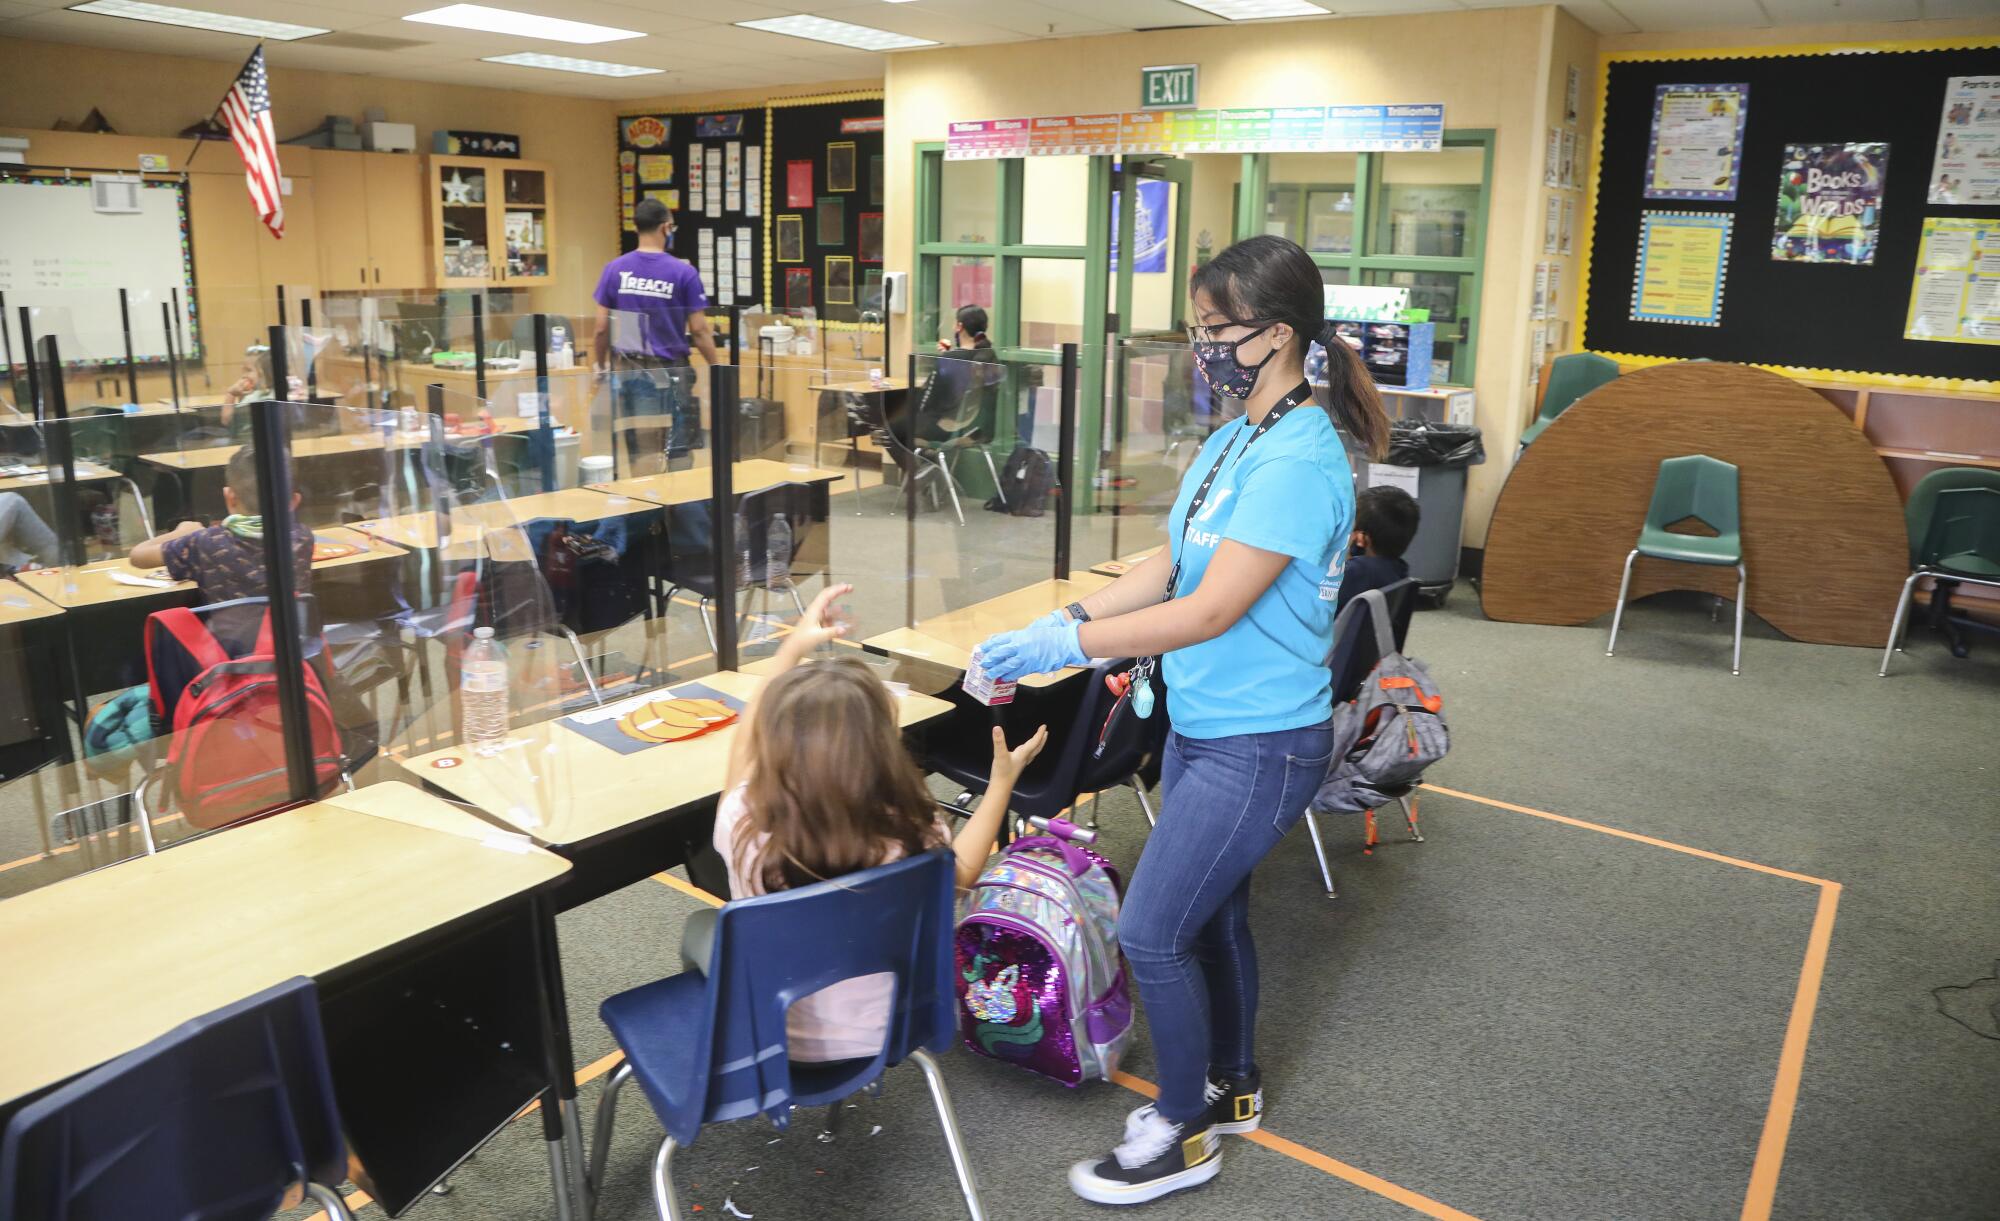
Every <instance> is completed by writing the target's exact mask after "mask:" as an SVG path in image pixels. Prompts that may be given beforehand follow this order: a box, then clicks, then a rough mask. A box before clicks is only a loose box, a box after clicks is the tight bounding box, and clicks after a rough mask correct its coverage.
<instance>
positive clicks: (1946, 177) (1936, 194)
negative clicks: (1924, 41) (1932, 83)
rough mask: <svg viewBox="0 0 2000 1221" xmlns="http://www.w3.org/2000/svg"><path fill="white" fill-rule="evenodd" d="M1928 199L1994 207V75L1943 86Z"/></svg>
mask: <svg viewBox="0 0 2000 1221" xmlns="http://www.w3.org/2000/svg"><path fill="white" fill-rule="evenodd" d="M1928 198H1929V200H1930V202H1931V203H1934V204H2000V76H1954V77H1952V78H1951V79H1950V80H1949V81H1947V82H1945V91H1944V114H1943V115H1942V116H1941V117H1940V118H1939V119H1938V142H1937V156H1936V157H1934V158H1932V160H1931V186H1930V194H1929V196H1928Z"/></svg>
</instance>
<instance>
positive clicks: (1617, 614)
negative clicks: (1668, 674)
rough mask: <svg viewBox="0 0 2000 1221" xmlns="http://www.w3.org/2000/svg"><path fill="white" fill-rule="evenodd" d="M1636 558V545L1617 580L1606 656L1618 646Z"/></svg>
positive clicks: (1637, 551) (1626, 558) (1605, 651)
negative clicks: (1626, 595) (1615, 601)
mask: <svg viewBox="0 0 2000 1221" xmlns="http://www.w3.org/2000/svg"><path fill="white" fill-rule="evenodd" d="M1638 558H1639V549H1638V548H1637V547H1634V548H1632V551H1631V554H1629V555H1627V556H1626V557H1625V575H1624V576H1623V577H1621V578H1620V579H1619V581H1618V609H1616V610H1614V611H1612V612H1611V639H1610V640H1609V641H1607V642H1605V645H1604V655H1605V656H1606V657H1609V656H1611V654H1612V653H1613V652H1614V651H1616V650H1617V648H1618V625H1619V623H1620V622H1622V621H1623V620H1624V618H1625V594H1626V592H1627V591H1629V590H1630V589H1631V588H1632V561H1633V560H1636V559H1638Z"/></svg>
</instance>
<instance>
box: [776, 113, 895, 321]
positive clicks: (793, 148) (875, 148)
mask: <svg viewBox="0 0 2000 1221" xmlns="http://www.w3.org/2000/svg"><path fill="white" fill-rule="evenodd" d="M881 118H882V99H880V98H872V99H862V100H858V101H846V102H825V103H817V104H812V105H789V106H788V105H785V104H784V103H782V102H776V103H773V109H772V111H771V127H772V138H771V154H770V161H771V164H770V169H769V183H770V187H769V191H770V197H771V215H772V216H773V217H774V218H775V217H780V216H802V217H803V218H804V225H803V228H804V232H805V248H804V251H803V253H804V255H805V261H804V262H801V263H777V262H774V263H772V264H771V275H770V281H771V304H772V305H773V306H774V307H778V306H783V305H784V304H785V269H786V268H787V267H804V268H809V269H811V271H812V273H813V307H814V308H815V309H816V310H818V311H819V316H820V317H822V318H825V319H828V320H829V321H833V322H853V321H856V320H858V319H859V317H860V314H861V311H862V310H863V309H866V308H873V309H874V310H875V311H876V312H877V313H880V312H881V308H882V307H881V305H880V304H879V302H878V301H869V300H867V299H866V298H867V296H868V294H867V292H866V291H865V289H864V286H865V284H866V283H867V282H868V280H869V279H870V277H869V275H868V273H869V272H871V271H872V272H874V273H875V277H874V278H875V279H876V280H877V281H879V279H880V275H881V272H882V267H883V264H882V262H881V261H880V259H879V257H878V258H877V259H876V260H875V261H873V262H864V261H863V260H862V255H863V253H864V251H863V250H862V249H861V225H862V216H863V215H864V214H872V215H876V216H881V215H883V213H884V212H885V209H884V208H883V207H882V205H881V204H880V203H879V202H873V201H879V200H882V199H884V198H886V195H887V184H886V183H884V182H882V181H881V178H880V175H881V174H882V173H883V172H884V171H885V168H886V167H885V166H884V163H883V153H882V126H881V121H880V120H881ZM843 126H845V128H846V130H843ZM836 144H852V145H853V146H854V152H853V157H854V178H853V189H852V190H849V191H836V190H833V189H832V185H833V184H830V183H829V181H828V170H829V169H830V168H831V167H829V165H828V149H829V148H830V147H831V146H833V145H836ZM794 161H810V162H811V163H812V166H813V198H814V206H813V207H810V208H795V207H791V206H789V205H788V204H787V202H786V186H787V181H788V178H787V174H788V169H787V167H788V166H789V164H790V163H791V162H794ZM827 198H839V199H841V201H842V202H841V205H840V207H841V213H842V214H841V218H840V225H839V233H840V243H839V244H838V245H827V246H822V245H821V244H820V243H819V236H820V234H819V228H820V227H819V223H818V222H819V216H818V215H817V211H818V201H819V200H820V199H827ZM773 223H774V225H775V223H776V222H775V220H774V222H773ZM873 253H877V254H878V256H879V252H873ZM828 258H846V259H852V260H853V263H852V265H851V267H852V271H853V291H852V293H851V294H850V295H851V297H852V300H851V301H850V302H847V303H829V302H828V301H827V283H826V280H827V270H826V269H827V259H828ZM878 296H879V291H878Z"/></svg>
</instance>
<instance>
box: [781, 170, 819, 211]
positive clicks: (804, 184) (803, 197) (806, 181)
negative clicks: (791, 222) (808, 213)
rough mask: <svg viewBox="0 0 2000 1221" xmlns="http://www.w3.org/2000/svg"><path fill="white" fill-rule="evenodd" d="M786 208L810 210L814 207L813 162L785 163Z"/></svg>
mask: <svg viewBox="0 0 2000 1221" xmlns="http://www.w3.org/2000/svg"><path fill="white" fill-rule="evenodd" d="M785 206H786V207H787V208H810V207H812V206H813V163H812V162H810V161H787V162H785Z"/></svg>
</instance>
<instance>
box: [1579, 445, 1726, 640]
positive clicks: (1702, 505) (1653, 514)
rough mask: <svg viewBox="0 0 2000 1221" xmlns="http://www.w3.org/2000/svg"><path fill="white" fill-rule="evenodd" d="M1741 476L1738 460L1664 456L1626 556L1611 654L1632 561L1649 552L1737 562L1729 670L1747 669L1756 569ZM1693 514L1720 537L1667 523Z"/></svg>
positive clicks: (1680, 559) (1681, 560)
mask: <svg viewBox="0 0 2000 1221" xmlns="http://www.w3.org/2000/svg"><path fill="white" fill-rule="evenodd" d="M1736 482H1737V481H1736V468H1735V467H1734V466H1731V465H1730V464H1729V463H1727V462H1724V461H1722V460H1721V459H1720V458H1711V457H1709V456H1708V455H1707V454H1689V455H1687V456H1685V457H1680V458H1667V459H1664V460H1662V461H1661V463H1660V474H1659V477H1658V478H1657V479H1655V480H1654V481H1653V503H1652V504H1651V505H1650V506H1648V507H1647V509H1646V524H1645V525H1643V526H1641V527H1640V528H1639V545H1638V546H1637V547H1634V548H1632V552H1631V554H1630V555H1627V556H1626V557H1625V575H1624V577H1623V579H1621V580H1620V581H1619V582H1618V608H1617V609H1616V610H1615V611H1613V612H1612V614H1611V640H1610V642H1609V643H1608V644H1606V645H1605V646H1604V655H1605V656H1606V657H1609V656H1611V655H1612V653H1613V652H1614V651H1615V650H1616V649H1617V647H1618V625H1619V623H1620V621H1622V620H1623V619H1624V618H1625V595H1626V593H1627V592H1628V591H1629V590H1630V589H1631V588H1632V561H1634V560H1636V559H1638V558H1639V557H1640V556H1642V555H1644V556H1650V557H1651V558H1653V559H1656V560H1672V561H1673V562H1675V563H1677V564H1706V565H1709V566H1710V567H1716V568H1724V567H1728V566H1730V565H1734V566H1735V568H1736V647H1735V651H1734V652H1733V653H1732V654H1731V656H1730V659H1729V672H1730V673H1731V674H1741V673H1742V672H1743V590H1744V587H1745V585H1746V584H1747V583H1748V582H1749V577H1750V574H1749V572H1748V570H1747V569H1745V568H1744V566H1743V534H1742V525H1741V522H1740V520H1739V512H1738V506H1737V498H1736ZM1690 517H1692V518H1694V519H1695V520H1697V521H1700V522H1702V523H1703V524H1705V525H1706V526H1708V528H1709V529H1711V530H1713V531H1715V537H1713V538H1710V537H1708V536H1706V535H1700V534H1675V533H1673V532H1671V531H1669V530H1668V529H1667V527H1668V526H1671V525H1674V524H1675V523H1677V522H1681V521H1685V520H1686V519H1688V518H1690Z"/></svg>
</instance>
